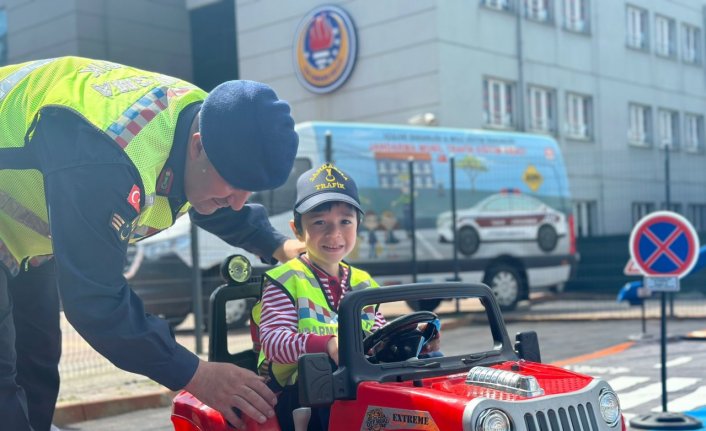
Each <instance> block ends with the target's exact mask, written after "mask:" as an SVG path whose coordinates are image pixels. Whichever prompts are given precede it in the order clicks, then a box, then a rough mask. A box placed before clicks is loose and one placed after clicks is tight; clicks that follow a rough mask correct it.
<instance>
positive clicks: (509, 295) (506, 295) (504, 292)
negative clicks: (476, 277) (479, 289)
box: [483, 264, 522, 311]
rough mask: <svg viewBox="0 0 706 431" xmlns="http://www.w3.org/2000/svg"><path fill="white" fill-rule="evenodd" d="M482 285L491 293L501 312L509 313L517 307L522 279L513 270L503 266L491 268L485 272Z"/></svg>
mask: <svg viewBox="0 0 706 431" xmlns="http://www.w3.org/2000/svg"><path fill="white" fill-rule="evenodd" d="M483 283H485V284H487V285H488V287H490V290H492V291H493V294H494V295H495V298H496V299H497V300H498V305H499V306H500V309H501V310H505V311H509V310H514V309H515V307H517V302H518V301H519V300H520V292H521V291H522V279H521V278H520V275H519V273H518V272H517V270H516V269H515V268H513V267H512V266H510V265H505V264H500V265H494V266H491V267H490V268H489V269H488V270H487V271H486V272H485V277H484V278H483Z"/></svg>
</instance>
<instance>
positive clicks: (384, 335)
mask: <svg viewBox="0 0 706 431" xmlns="http://www.w3.org/2000/svg"><path fill="white" fill-rule="evenodd" d="M438 320H439V316H437V315H436V313H432V312H431V311H417V312H414V313H410V314H407V315H404V316H400V317H398V318H397V319H395V320H392V321H390V322H387V324H386V325H385V326H383V327H382V328H380V329H378V330H377V331H375V332H373V333H372V334H370V335H368V336H367V337H365V339H363V351H364V352H366V354H367V353H368V352H370V355H369V356H368V360H369V361H370V362H373V363H378V362H399V361H406V360H407V359H410V358H414V357H417V355H419V352H420V351H421V349H422V346H423V345H424V344H426V343H427V342H428V341H429V340H430V339H431V338H432V337H433V335H434V332H435V331H437V330H438V328H439V325H438ZM435 321H436V322H435ZM421 323H428V325H427V329H426V330H424V331H423V332H422V331H421V330H419V329H417V326H418V325H419V324H421Z"/></svg>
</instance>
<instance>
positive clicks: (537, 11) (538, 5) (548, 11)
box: [524, 0, 554, 24]
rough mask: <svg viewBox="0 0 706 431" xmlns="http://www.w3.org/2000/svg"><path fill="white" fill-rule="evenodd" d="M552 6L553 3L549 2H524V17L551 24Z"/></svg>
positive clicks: (545, 0) (546, 0) (538, 0)
mask: <svg viewBox="0 0 706 431" xmlns="http://www.w3.org/2000/svg"><path fill="white" fill-rule="evenodd" d="M552 4H553V1H550V0H524V6H525V17H526V18H528V19H530V20H532V21H536V22H541V23H545V24H548V23H552V22H553V21H554V13H553V10H552ZM542 13H543V14H544V16H543V17H542V16H541V14H542Z"/></svg>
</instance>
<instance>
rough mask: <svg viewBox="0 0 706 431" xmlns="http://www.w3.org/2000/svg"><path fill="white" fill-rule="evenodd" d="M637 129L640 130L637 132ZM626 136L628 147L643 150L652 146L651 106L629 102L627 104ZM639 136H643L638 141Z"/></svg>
mask: <svg viewBox="0 0 706 431" xmlns="http://www.w3.org/2000/svg"><path fill="white" fill-rule="evenodd" d="M637 123H640V124H637ZM635 126H641V127H635ZM637 128H641V129H642V130H640V131H638V130H637ZM638 132H639V133H638ZM627 135H628V136H627V138H628V144H629V145H632V146H635V147H643V148H645V147H650V146H652V107H651V106H649V105H645V104H642V103H636V102H630V103H629V104H628V130H627ZM641 136H643V139H640V137H641Z"/></svg>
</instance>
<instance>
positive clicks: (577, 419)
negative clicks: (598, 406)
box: [525, 403, 599, 431]
mask: <svg viewBox="0 0 706 431" xmlns="http://www.w3.org/2000/svg"><path fill="white" fill-rule="evenodd" d="M525 425H526V426H527V431H598V430H599V428H598V422H596V415H595V414H594V411H593V406H592V405H591V403H586V404H585V406H584V404H577V405H576V406H569V407H568V408H563V407H560V408H558V409H547V410H544V411H538V412H536V413H534V414H532V413H525Z"/></svg>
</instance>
